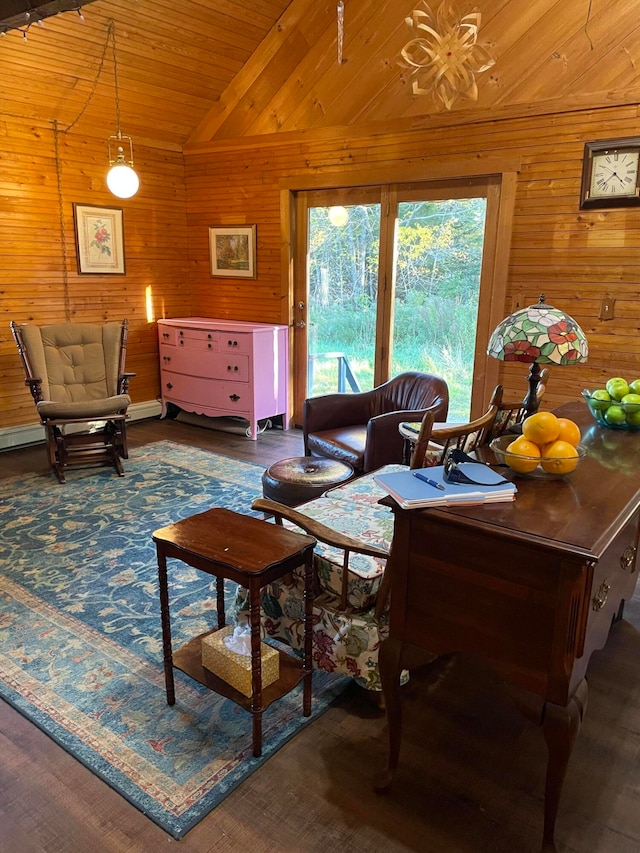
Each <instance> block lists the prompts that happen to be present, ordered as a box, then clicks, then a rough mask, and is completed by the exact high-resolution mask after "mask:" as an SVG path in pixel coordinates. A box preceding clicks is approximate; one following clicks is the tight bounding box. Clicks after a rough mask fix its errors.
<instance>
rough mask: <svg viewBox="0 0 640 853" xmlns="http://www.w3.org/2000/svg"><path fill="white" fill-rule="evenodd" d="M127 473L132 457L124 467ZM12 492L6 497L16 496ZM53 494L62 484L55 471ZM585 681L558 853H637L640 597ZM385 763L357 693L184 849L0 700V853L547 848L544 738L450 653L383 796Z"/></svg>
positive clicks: (418, 693)
mask: <svg viewBox="0 0 640 853" xmlns="http://www.w3.org/2000/svg"><path fill="white" fill-rule="evenodd" d="M129 435H130V442H131V446H132V448H135V447H136V446H139V445H141V444H144V443H146V442H149V441H156V440H159V439H165V438H168V439H171V440H174V441H179V442H185V443H188V444H194V445H197V446H199V447H204V448H210V449H211V450H214V451H216V452H218V453H223V454H226V455H229V456H234V457H238V458H242V459H246V460H248V461H253V462H257V463H260V464H264V465H268V464H270V463H272V462H274V461H277V460H279V459H283V458H285V457H287V456H297V455H301V453H302V437H301V433H300V432H299V431H290V432H282V431H280V430H268V431H267V432H265V433H263V434H262V435H261V436H260V437H259V438H258V441H257V442H252V441H250V440H248V439H246V438H245V437H244V436H241V435H233V434H229V433H225V432H220V431H214V430H210V429H203V428H202V427H199V426H192V425H188V424H184V423H179V422H175V421H145V422H137V423H133V424H132V425H131V426H130V428H129ZM133 464H135V462H134V459H133V458H132V459H130V460H128V462H126V464H125V469H126V468H128V467H130V466H131V465H133ZM46 467H47V466H46V461H45V451H44V446H42V447H40V446H39V447H36V448H26V449H20V450H13V451H9V452H5V453H2V454H0V478H2V479H7V478H9V477H11V476H20V475H21V474H23V473H26V472H30V471H34V470H43V471H44V470H46ZM70 476H73V475H72V474H71V475H70ZM8 485H9V484H5V488H4V489H3V492H4V494H3V499H4V500H10V499H11V496H10V490H9V489H8V488H7V486H8ZM51 488H64V486H60V485H58V484H57V483H56V482H55V478H54V477H53V476H52V480H51ZM0 548H1V537H0ZM0 628H1V626H0ZM589 688H590V698H589V707H588V709H587V714H586V718H585V721H584V724H583V727H582V731H581V734H580V737H579V738H578V741H577V744H576V747H575V750H574V754H573V757H572V760H571V763H570V766H569V771H568V774H567V780H566V783H565V788H564V794H563V798H562V801H561V805H560V815H559V818H558V825H557V841H558V850H559V851H564V853H569V851H571V853H574V851H579V853H632V852H633V853H637V851H639V850H640V799H639V792H640V763H639V761H638V752H639V750H640V602H638V601H636V600H634V601H631V602H629V603H627V606H626V609H625V618H624V619H623V620H622V621H621V622H620V623H618V624H617V625H615V626H614V628H613V630H612V632H611V636H610V638H609V642H608V644H607V647H606V648H605V649H604V650H602V651H601V652H598V653H597V654H596V655H595V656H594V658H593V659H592V662H591V668H590V670H589ZM248 725H250V723H249V722H248ZM385 755H386V740H385V720H384V716H383V715H382V714H381V713H380V712H379V711H378V710H377V709H376V708H375V707H374V706H373V705H372V704H371V703H370V701H369V700H368V699H367V697H366V696H364V695H363V693H362V692H360V691H358V690H357V689H356V688H351V689H349V690H348V691H347V692H346V693H345V694H344V695H343V696H342V697H341V699H340V700H339V702H338V703H337V704H336V705H335V706H334V707H332V708H331V709H330V710H329V711H328V712H327V713H326V714H324V715H323V716H322V717H321V718H320V719H318V720H317V721H315V722H314V723H313V724H312V725H311V726H310V727H309V728H307V729H306V730H305V731H303V732H301V733H300V734H299V735H298V736H297V737H295V738H294V739H293V740H292V741H290V742H289V743H288V744H286V745H285V746H284V747H283V748H282V749H281V750H280V751H279V752H277V753H276V754H275V755H274V756H273V757H272V758H271V759H269V761H267V762H266V763H265V764H264V766H263V767H261V768H260V769H259V770H258V771H257V772H255V773H253V774H252V775H251V776H250V777H249V779H248V780H246V781H245V782H244V783H243V784H242V785H240V786H239V787H238V788H237V789H236V790H235V791H234V792H233V793H231V794H230V795H229V797H227V799H226V800H224V801H223V803H222V804H221V805H220V806H218V808H217V809H215V810H214V811H213V812H212V813H211V814H209V815H208V816H207V817H206V818H205V819H204V820H203V821H201V823H200V824H198V825H197V826H196V827H195V828H194V829H192V830H191V832H189V833H188V835H187V836H186V837H185V838H184V839H183V840H182V841H179V842H178V841H175V840H174V839H172V838H171V837H170V836H168V835H166V834H165V833H164V832H163V831H162V830H161V829H159V828H158V827H157V826H156V825H155V824H153V823H152V822H151V821H150V820H149V819H148V818H146V817H145V816H144V815H143V814H142V813H140V812H138V811H137V809H135V808H134V807H133V806H131V805H130V804H129V803H128V802H127V801H126V800H124V799H123V798H122V797H120V796H119V795H118V794H117V793H115V792H114V791H113V790H111V789H110V788H109V787H108V786H107V785H106V784H105V783H103V782H102V781H100V780H99V779H98V778H97V777H96V776H94V775H93V774H92V773H91V772H90V771H89V770H87V769H86V768H85V767H84V766H83V765H81V764H80V763H79V762H77V761H75V760H74V759H73V758H71V756H69V755H68V754H67V753H66V752H65V751H64V750H63V749H62V748H61V747H59V746H58V745H57V744H55V743H54V742H53V741H52V740H50V739H49V738H48V737H47V736H46V735H44V734H43V733H42V732H41V731H40V730H39V729H37V728H36V727H35V726H34V725H32V724H31V723H29V722H27V721H26V720H25V719H24V718H23V717H22V716H21V715H20V714H18V713H17V712H16V711H15V710H13V709H12V708H11V707H10V706H8V705H6V704H4V703H2V702H0V756H1V758H0V850H2V851H3V853H45V851H46V853H76V851H82V853H84V851H91V853H102V851H114V853H115V851H118V853H124V851H126V853H157V851H160V850H163V849H171V848H177V849H178V850H182V851H185V853H205V851H213V850H215V851H216V853H226V851H239V852H240V851H241V852H242V853H268V852H269V851H276V850H288V851H294V853H338V851H340V852H341V853H343V851H358V853H378V852H379V851H384V853H400V851H419V853H484V851H492V853H530V852H531V851H537V850H539V849H540V843H541V837H542V797H543V785H544V772H545V762H546V750H545V747H544V741H543V739H542V736H541V735H540V733H539V731H538V730H536V729H535V728H534V727H533V726H532V725H530V724H529V723H527V722H526V721H525V720H524V718H522V717H521V716H520V714H519V713H518V712H517V711H516V710H515V708H514V707H513V706H512V705H511V703H510V701H509V699H508V698H507V696H506V695H505V693H504V691H503V690H502V688H501V685H500V683H499V682H498V681H497V680H496V679H495V677H494V676H493V675H492V674H491V672H489V671H488V670H486V669H485V668H483V667H482V666H481V665H480V664H479V663H477V662H474V661H472V660H470V659H461V658H459V659H455V660H454V661H453V662H452V663H451V664H450V665H449V666H448V667H447V668H446V669H445V670H444V672H443V673H442V674H441V676H440V678H439V680H438V681H437V682H436V683H434V684H430V683H428V681H427V680H426V678H425V676H424V675H423V674H421V673H414V674H413V676H412V679H411V682H410V684H409V685H408V687H407V688H406V701H405V721H404V740H403V748H402V753H401V760H400V767H399V770H398V775H397V777H396V780H395V782H394V785H393V787H392V789H391V791H390V792H389V793H387V794H384V795H377V794H376V793H374V791H373V788H372V780H373V778H374V775H375V773H376V771H377V770H378V769H379V768H380V767H382V766H383V765H384V759H385Z"/></svg>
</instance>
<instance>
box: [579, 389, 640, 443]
mask: <svg viewBox="0 0 640 853" xmlns="http://www.w3.org/2000/svg"><path fill="white" fill-rule="evenodd" d="M582 396H583V397H584V399H585V402H586V404H587V406H588V407H589V411H590V412H591V414H592V415H593V417H594V418H595V419H596V421H597V422H598V423H599V424H600V426H604V427H609V428H610V429H628V430H638V429H640V379H634V380H633V382H629V383H627V382H626V381H625V380H624V379H622V378H621V377H620V376H614V377H613V378H612V379H609V381H608V382H607V384H606V385H605V387H604V388H593V389H591V388H585V389H584V391H583V392H582Z"/></svg>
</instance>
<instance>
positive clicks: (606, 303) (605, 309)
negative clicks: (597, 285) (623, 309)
mask: <svg viewBox="0 0 640 853" xmlns="http://www.w3.org/2000/svg"><path fill="white" fill-rule="evenodd" d="M615 304H616V300H615V299H612V298H611V297H610V296H605V297H604V299H603V300H602V302H601V303H600V314H599V317H600V319H601V320H613V308H614V306H615Z"/></svg>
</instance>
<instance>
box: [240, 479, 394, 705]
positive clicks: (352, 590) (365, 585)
mask: <svg viewBox="0 0 640 853" xmlns="http://www.w3.org/2000/svg"><path fill="white" fill-rule="evenodd" d="M405 468H406V466H403V465H388V466H385V468H384V470H385V471H391V470H405ZM385 494H386V492H384V490H383V489H381V488H380V487H379V486H377V485H376V483H375V482H374V480H373V473H372V474H367V475H365V476H363V477H360V478H358V479H356V480H352V481H350V482H349V483H346V484H345V485H343V486H339V487H338V488H336V489H332V490H331V491H330V492H327V493H326V494H325V495H323V496H322V497H320V498H316V499H315V500H313V501H309V502H308V503H306V504H303V505H302V506H299V507H296V508H295V509H293V508H291V507H288V506H284V505H283V504H280V503H277V502H276V501H272V500H267V499H264V498H260V499H258V500H256V501H254V503H253V508H254V509H257V510H261V511H262V512H264V513H265V514H266V515H271V516H274V517H275V519H276V521H277V523H283V524H285V526H287V527H292V528H294V529H295V528H302V529H303V530H305V531H306V532H308V533H310V534H311V535H312V536H315V537H316V539H317V540H318V545H317V546H316V549H315V554H314V560H315V569H316V582H317V590H316V596H315V598H314V602H313V665H314V667H315V668H316V669H324V670H327V671H328V672H337V673H341V674H344V675H349V676H351V677H352V678H353V679H354V680H355V682H356V683H357V684H359V685H360V686H361V687H363V688H365V689H367V690H372V691H380V690H381V684H380V673H379V670H378V649H379V647H380V643H381V642H382V640H383V639H384V638H385V637H386V636H387V633H388V623H387V614H386V604H387V601H386V589H387V583H385V582H384V576H385V568H386V564H387V560H388V557H389V552H390V548H391V540H392V538H393V513H392V512H391V509H390V508H389V507H386V506H381V505H380V504H379V503H378V501H379V500H380V499H381V498H382V497H384V496H385ZM303 591H304V581H303V576H302V571H301V570H300V571H299V572H298V571H296V572H294V573H293V575H292V576H291V577H290V578H288V579H286V580H282V581H278V582H275V583H272V584H271V585H269V586H267V587H265V588H264V590H263V594H262V621H263V629H264V633H265V635H266V636H267V637H273V638H274V639H278V640H281V641H283V642H285V643H286V644H287V645H289V646H291V647H292V648H293V649H294V650H300V651H301V650H302V645H303V613H304V599H303ZM245 595H246V593H245V591H244V590H242V589H241V590H240V591H239V594H238V600H237V603H236V608H237V612H236V618H238V617H240V616H241V614H242V613H243V610H244V607H245Z"/></svg>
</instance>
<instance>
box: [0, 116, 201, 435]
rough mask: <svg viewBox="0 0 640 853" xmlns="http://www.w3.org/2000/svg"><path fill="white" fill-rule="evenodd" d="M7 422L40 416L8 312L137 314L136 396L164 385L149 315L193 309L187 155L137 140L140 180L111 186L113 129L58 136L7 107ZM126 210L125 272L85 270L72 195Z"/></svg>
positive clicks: (0, 353)
mask: <svg viewBox="0 0 640 853" xmlns="http://www.w3.org/2000/svg"><path fill="white" fill-rule="evenodd" d="M0 143H1V145H0V152H1V153H0V162H1V165H2V168H1V171H0V428H5V427H11V426H16V425H20V424H30V423H34V422H36V421H37V415H36V411H35V408H34V405H33V401H32V399H31V396H30V395H29V393H28V390H27V389H26V388H25V386H24V375H23V372H22V367H21V364H20V360H19V358H18V353H17V350H16V347H15V343H14V341H13V338H12V336H11V332H10V328H9V321H10V320H15V321H17V322H20V323H24V322H34V323H38V324H45V323H52V322H63V321H65V320H76V321H79V320H81V321H85V322H102V321H105V320H120V319H122V317H127V318H128V319H129V329H130V334H129V347H128V358H127V368H128V369H129V370H131V371H135V372H136V373H137V378H136V379H134V380H133V381H132V382H131V388H130V390H131V396H132V399H133V401H134V402H146V401H149V400H155V399H156V398H157V397H158V394H159V373H158V356H157V349H158V348H157V338H156V335H157V332H156V325H155V322H152V321H151V322H150V318H148V317H147V288H151V300H152V306H153V313H154V315H155V318H158V317H163V316H180V315H185V314H190V313H191V298H190V292H189V286H188V264H187V226H186V217H185V187H184V164H183V158H182V154H181V153H179V152H175V151H167V150H165V149H163V148H162V146H161V145H159V146H158V148H152V147H144V146H137V147H136V152H135V153H136V160H135V165H136V169H137V171H138V173H139V175H140V179H141V187H140V190H139V192H138V194H137V195H136V196H134V197H133V198H131V199H126V200H120V199H116V198H115V197H114V196H112V195H111V193H110V192H109V191H108V190H107V188H106V184H105V175H106V172H107V170H108V160H107V146H106V139H105V138H91V137H87V136H85V135H82V134H69V135H67V134H61V133H59V134H58V135H57V143H58V144H57V149H58V150H57V156H56V139H55V135H54V129H53V125H43V124H39V125H33V124H28V123H26V122H25V121H23V120H13V119H11V118H7V117H3V116H0ZM74 202H80V203H83V204H93V205H97V206H116V207H121V208H122V209H123V211H124V213H123V219H124V242H125V259H126V274H125V275H79V274H78V272H77V262H76V247H75V232H74V222H73V203H74Z"/></svg>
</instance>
